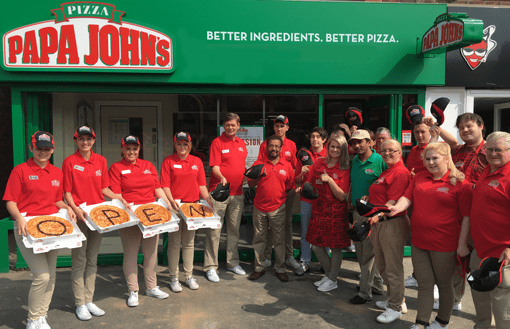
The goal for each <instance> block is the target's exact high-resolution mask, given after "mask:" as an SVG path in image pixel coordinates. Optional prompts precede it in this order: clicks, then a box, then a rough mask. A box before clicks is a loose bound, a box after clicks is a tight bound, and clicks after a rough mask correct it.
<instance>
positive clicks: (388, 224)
mask: <svg viewBox="0 0 510 329" xmlns="http://www.w3.org/2000/svg"><path fill="white" fill-rule="evenodd" d="M409 231H410V225H409V218H407V216H401V217H396V218H392V219H389V220H385V221H382V222H379V223H377V224H376V225H373V226H372V228H371V232H370V237H369V238H370V241H371V242H372V246H373V247H374V254H375V264H376V266H377V268H378V269H379V271H380V272H381V276H382V277H383V279H384V283H385V284H386V287H387V295H388V307H389V308H391V309H393V310H395V311H398V312H400V311H401V310H402V303H403V301H404V292H405V287H404V246H405V244H406V240H407V237H408V235H409Z"/></svg>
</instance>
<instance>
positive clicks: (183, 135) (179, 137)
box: [174, 131, 191, 142]
mask: <svg viewBox="0 0 510 329" xmlns="http://www.w3.org/2000/svg"><path fill="white" fill-rule="evenodd" d="M177 141H186V142H191V136H190V135H189V134H188V133H187V132H184V131H181V132H178V133H176V134H175V136H174V142H177Z"/></svg>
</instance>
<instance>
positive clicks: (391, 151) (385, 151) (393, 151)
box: [381, 150, 398, 155]
mask: <svg viewBox="0 0 510 329" xmlns="http://www.w3.org/2000/svg"><path fill="white" fill-rule="evenodd" d="M395 152H398V150H384V151H381V154H386V153H388V154H389V155H392V154H393V153H395Z"/></svg>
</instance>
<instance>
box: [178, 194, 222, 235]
mask: <svg viewBox="0 0 510 329" xmlns="http://www.w3.org/2000/svg"><path fill="white" fill-rule="evenodd" d="M175 201H177V203H178V204H179V213H180V215H181V217H182V218H183V219H184V220H185V221H186V225H187V226H188V230H190V231H191V230H198V229H199V228H211V229H220V230H221V217H220V216H218V214H217V213H216V212H215V211H214V210H213V216H212V217H202V216H200V212H199V211H193V215H195V214H196V216H194V217H186V215H184V213H183V212H182V209H180V207H181V205H182V203H181V200H175ZM197 203H198V204H201V205H204V206H206V207H209V208H211V209H212V207H211V206H210V205H209V204H208V203H207V202H206V201H205V200H200V201H199V202H197Z"/></svg>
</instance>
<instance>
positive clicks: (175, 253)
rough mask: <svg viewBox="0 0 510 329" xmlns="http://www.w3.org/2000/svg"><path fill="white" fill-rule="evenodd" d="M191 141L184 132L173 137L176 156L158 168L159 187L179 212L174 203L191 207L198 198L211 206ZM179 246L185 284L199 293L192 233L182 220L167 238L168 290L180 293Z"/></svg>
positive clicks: (193, 233)
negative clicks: (159, 169) (159, 173)
mask: <svg viewBox="0 0 510 329" xmlns="http://www.w3.org/2000/svg"><path fill="white" fill-rule="evenodd" d="M191 148H192V144H191V137H190V135H189V134H188V133H187V132H178V133H176V134H175V136H174V149H175V150H176V152H175V153H174V154H172V155H170V156H167V157H166V158H165V160H164V161H163V165H162V166H161V187H162V188H163V191H165V194H166V196H167V198H168V200H170V203H171V204H172V207H173V208H174V209H175V210H176V211H179V206H178V204H177V202H176V201H175V199H178V200H181V203H194V202H197V201H199V200H200V196H201V197H202V198H203V199H204V200H206V201H207V202H208V203H209V204H210V205H212V200H211V197H210V196H209V192H208V191H207V181H206V179H205V171H204V165H203V163H202V160H200V158H198V157H196V156H193V155H190V154H189V153H190V151H191ZM181 243H182V262H183V268H184V275H185V276H186V284H187V285H188V287H189V288H190V289H192V290H196V289H198V284H197V281H196V280H195V278H194V277H193V255H194V253H195V231H193V230H191V231H190V230H188V226H187V225H186V223H185V221H184V220H181V221H180V222H179V231H177V232H172V233H169V234H168V270H169V272H170V279H171V282H170V289H172V291H173V292H181V291H182V287H181V284H180V283H179V256H180V250H181Z"/></svg>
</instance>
